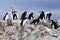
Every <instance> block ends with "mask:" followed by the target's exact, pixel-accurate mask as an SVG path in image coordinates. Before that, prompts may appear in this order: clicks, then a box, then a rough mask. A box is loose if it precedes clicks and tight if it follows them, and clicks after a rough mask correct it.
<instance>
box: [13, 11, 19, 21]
mask: <svg viewBox="0 0 60 40" xmlns="http://www.w3.org/2000/svg"><path fill="white" fill-rule="evenodd" d="M12 15H13V20H16V19H18V17H17V13H16V11H12Z"/></svg>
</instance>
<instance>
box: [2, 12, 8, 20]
mask: <svg viewBox="0 0 60 40" xmlns="http://www.w3.org/2000/svg"><path fill="white" fill-rule="evenodd" d="M7 15H8V12H7V13H6V14H5V16H4V17H3V20H5V18H6V16H7Z"/></svg>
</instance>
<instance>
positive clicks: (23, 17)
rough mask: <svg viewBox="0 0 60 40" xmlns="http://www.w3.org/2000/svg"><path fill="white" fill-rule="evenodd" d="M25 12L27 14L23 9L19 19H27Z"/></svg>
mask: <svg viewBox="0 0 60 40" xmlns="http://www.w3.org/2000/svg"><path fill="white" fill-rule="evenodd" d="M26 14H27V11H25V12H24V13H23V14H22V16H21V19H22V20H24V19H27V18H26Z"/></svg>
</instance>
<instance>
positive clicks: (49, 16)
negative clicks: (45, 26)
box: [46, 12, 52, 20]
mask: <svg viewBox="0 0 60 40" xmlns="http://www.w3.org/2000/svg"><path fill="white" fill-rule="evenodd" d="M51 16H52V14H51V13H50V12H47V15H46V19H47V18H48V20H50V18H51Z"/></svg>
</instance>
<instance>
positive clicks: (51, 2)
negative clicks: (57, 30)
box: [0, 0, 60, 20]
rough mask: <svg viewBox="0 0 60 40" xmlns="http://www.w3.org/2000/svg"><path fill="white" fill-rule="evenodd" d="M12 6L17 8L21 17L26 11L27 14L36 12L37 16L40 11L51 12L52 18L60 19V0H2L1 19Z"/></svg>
mask: <svg viewBox="0 0 60 40" xmlns="http://www.w3.org/2000/svg"><path fill="white" fill-rule="evenodd" d="M10 7H12V8H13V9H14V10H16V11H17V12H18V14H19V16H20V17H21V15H22V13H23V12H24V11H27V15H29V14H30V13H31V12H34V17H35V18H37V17H38V15H39V11H42V10H43V11H44V12H45V13H46V12H51V13H52V17H51V19H55V20H57V19H60V0H0V19H2V18H3V17H4V15H5V14H6V12H8V11H9V9H10Z"/></svg>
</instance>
